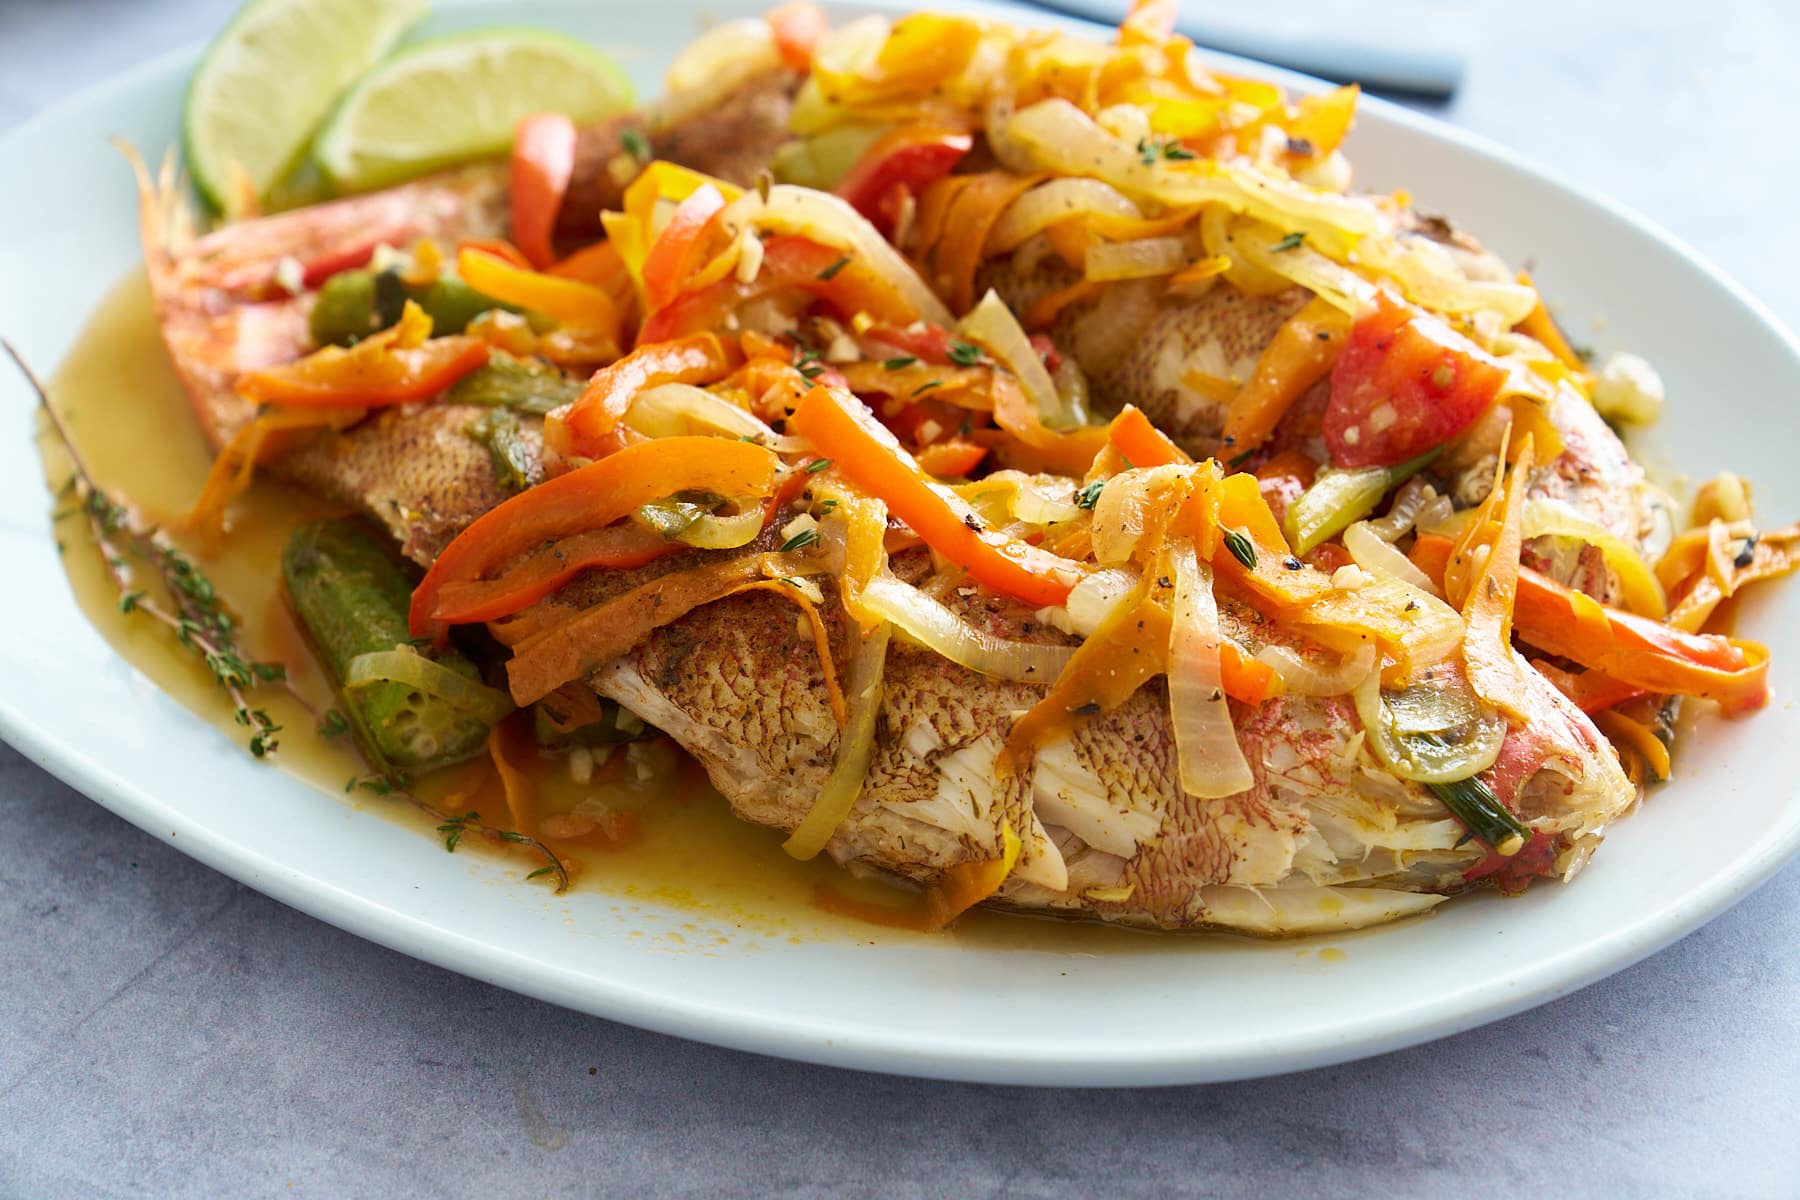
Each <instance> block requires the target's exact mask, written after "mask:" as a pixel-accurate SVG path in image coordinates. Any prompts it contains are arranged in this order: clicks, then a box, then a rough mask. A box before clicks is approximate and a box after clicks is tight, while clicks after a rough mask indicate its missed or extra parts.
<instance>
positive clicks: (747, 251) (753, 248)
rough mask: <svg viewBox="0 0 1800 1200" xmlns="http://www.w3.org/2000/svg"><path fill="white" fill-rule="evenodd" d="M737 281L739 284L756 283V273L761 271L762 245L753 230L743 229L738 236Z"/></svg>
mask: <svg viewBox="0 0 1800 1200" xmlns="http://www.w3.org/2000/svg"><path fill="white" fill-rule="evenodd" d="M737 240H738V260H737V272H736V274H737V281H738V282H739V283H754V282H756V275H757V272H759V271H761V270H762V265H763V243H762V239H761V238H759V237H757V236H756V231H755V230H754V229H750V228H745V230H744V231H743V232H742V233H740V234H738V239H737Z"/></svg>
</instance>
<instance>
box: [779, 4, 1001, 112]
mask: <svg viewBox="0 0 1800 1200" xmlns="http://www.w3.org/2000/svg"><path fill="white" fill-rule="evenodd" d="M980 42H981V22H979V21H976V20H974V19H972V18H970V17H950V16H942V15H940V14H937V13H913V14H911V15H909V16H905V17H902V18H900V19H899V20H898V21H895V22H894V26H893V28H892V29H891V30H889V31H888V36H887V40H886V41H885V42H883V43H882V46H881V49H880V51H878V52H877V53H876V55H875V61H874V62H873V63H870V64H869V66H868V67H867V68H865V69H864V70H862V71H859V72H848V71H834V70H831V69H829V68H828V67H827V66H826V65H825V64H824V63H821V62H815V63H813V64H812V69H813V78H814V79H816V80H818V82H819V86H820V88H821V89H822V90H823V91H824V93H825V94H826V95H827V96H829V97H830V98H831V99H832V101H833V102H834V103H836V104H840V105H843V106H845V107H849V108H855V107H861V106H865V105H876V104H883V103H886V102H888V101H896V100H898V101H905V100H909V99H912V98H913V97H916V96H918V95H920V94H922V93H928V92H930V91H931V90H932V89H933V88H935V87H939V86H941V85H943V84H944V83H947V82H948V81H949V80H951V79H953V78H954V77H956V76H957V75H960V74H961V73H962V72H963V70H964V68H966V67H967V66H968V65H969V60H970V59H971V58H972V57H974V54H975V47H976V46H977V45H978V44H980Z"/></svg>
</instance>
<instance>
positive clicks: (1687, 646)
mask: <svg viewBox="0 0 1800 1200" xmlns="http://www.w3.org/2000/svg"><path fill="white" fill-rule="evenodd" d="M1455 550H1456V546H1455V543H1454V542H1452V541H1451V540H1450V539H1449V538H1446V537H1438V536H1435V535H1426V536H1421V537H1420V538H1419V539H1418V540H1417V541H1416V542H1415V543H1414V544H1413V549H1412V554H1411V556H1410V557H1411V558H1412V560H1413V562H1414V564H1415V565H1417V566H1418V567H1419V569H1420V570H1422V571H1424V572H1425V573H1426V574H1427V575H1428V576H1432V577H1433V579H1434V580H1442V579H1443V578H1444V576H1445V574H1446V568H1447V567H1448V565H1449V564H1450V562H1451V559H1452V556H1453V555H1454V553H1455ZM1513 632H1514V633H1515V634H1516V635H1517V637H1518V638H1519V639H1520V640H1521V641H1523V642H1526V643H1528V644H1530V645H1531V646H1535V647H1536V648H1537V649H1539V650H1542V651H1544V652H1546V653H1548V654H1554V655H1557V656H1559V657H1562V658H1566V659H1569V660H1570V661H1571V662H1575V663H1579V664H1580V665H1581V666H1583V667H1586V668H1587V671H1586V673H1585V674H1583V675H1580V676H1576V677H1575V678H1576V679H1579V680H1581V684H1580V688H1579V689H1578V690H1575V691H1571V690H1570V689H1569V688H1563V689H1562V690H1563V691H1564V692H1565V694H1567V695H1569V696H1570V698H1571V699H1573V700H1575V701H1576V703H1577V704H1579V705H1581V706H1582V708H1583V709H1589V708H1590V705H1591V706H1592V708H1603V707H1607V706H1608V704H1609V703H1614V704H1616V703H1621V702H1623V701H1624V700H1627V699H1630V698H1631V696H1632V695H1633V694H1641V693H1644V692H1657V693H1664V694H1674V695H1684V696H1702V697H1705V698H1707V699H1710V700H1717V701H1718V702H1719V703H1720V704H1721V705H1722V706H1723V707H1724V708H1725V710H1726V712H1728V713H1733V714H1736V713H1742V712H1749V711H1752V710H1754V709H1757V708H1760V707H1762V706H1763V705H1764V704H1766V703H1767V702H1768V696H1769V693H1768V652H1767V651H1766V650H1764V649H1763V648H1762V647H1761V646H1758V645H1756V644H1755V643H1753V642H1740V641H1735V640H1733V639H1730V638H1724V637H1719V636H1718V635H1716V634H1707V633H1689V632H1687V631H1686V630H1682V629H1678V628H1675V627H1673V626H1670V625H1665V624H1663V623H1661V622H1659V621H1653V620H1651V619H1650V618H1648V617H1640V616H1637V615H1636V614H1634V613H1628V612H1624V611H1621V610H1620V609H1616V608H1612V607H1609V606H1607V605H1604V604H1601V603H1600V602H1599V601H1598V600H1595V599H1594V598H1593V597H1591V596H1588V595H1586V594H1584V593H1581V592H1577V591H1575V590H1574V589H1573V588H1570V587H1567V586H1565V585H1564V584H1561V583H1558V582H1557V581H1556V580H1554V579H1552V578H1550V577H1549V576H1548V575H1545V574H1543V573H1541V572H1539V571H1535V570H1533V569H1531V568H1530V567H1525V566H1521V567H1520V568H1519V580H1518V593H1517V595H1516V596H1515V598H1514V600H1513ZM1549 678H1550V679H1551V681H1552V682H1556V683H1558V686H1559V687H1561V683H1560V681H1558V680H1557V678H1556V677H1555V676H1549ZM1608 680H1610V681H1611V682H1612V684H1613V685H1616V686H1608V683H1607V681H1608ZM1634 689H1635V692H1634Z"/></svg>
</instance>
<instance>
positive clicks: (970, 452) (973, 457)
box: [914, 437, 987, 478]
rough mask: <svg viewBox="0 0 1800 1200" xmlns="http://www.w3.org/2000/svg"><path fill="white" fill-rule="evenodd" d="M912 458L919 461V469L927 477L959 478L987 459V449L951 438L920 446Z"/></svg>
mask: <svg viewBox="0 0 1800 1200" xmlns="http://www.w3.org/2000/svg"><path fill="white" fill-rule="evenodd" d="M914 457H916V458H917V459H918V460H919V467H920V469H921V470H923V471H924V472H925V473H926V474H928V475H937V476H940V477H943V478H960V477H962V476H964V475H967V474H968V473H969V472H970V471H973V470H974V469H975V468H976V467H978V466H980V465H981V460H982V459H984V458H986V457H987V447H986V446H982V445H978V444H977V443H975V442H970V441H965V440H964V439H962V438H959V437H952V438H948V439H946V440H944V441H941V442H933V443H932V444H931V445H929V446H920V447H919V452H918V454H917V455H915V456H914Z"/></svg>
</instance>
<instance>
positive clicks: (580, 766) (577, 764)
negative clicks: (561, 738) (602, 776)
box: [569, 746, 594, 783]
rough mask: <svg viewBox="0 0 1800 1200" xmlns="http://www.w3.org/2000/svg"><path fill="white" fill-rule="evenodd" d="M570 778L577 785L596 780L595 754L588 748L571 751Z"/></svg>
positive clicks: (582, 747)
mask: <svg viewBox="0 0 1800 1200" xmlns="http://www.w3.org/2000/svg"><path fill="white" fill-rule="evenodd" d="M569 778H570V779H571V780H573V781H574V782H575V783H588V782H590V781H592V780H593V778H594V752H593V751H592V750H589V749H588V748H587V747H586V746H577V747H575V748H574V749H573V750H571V751H569Z"/></svg>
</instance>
